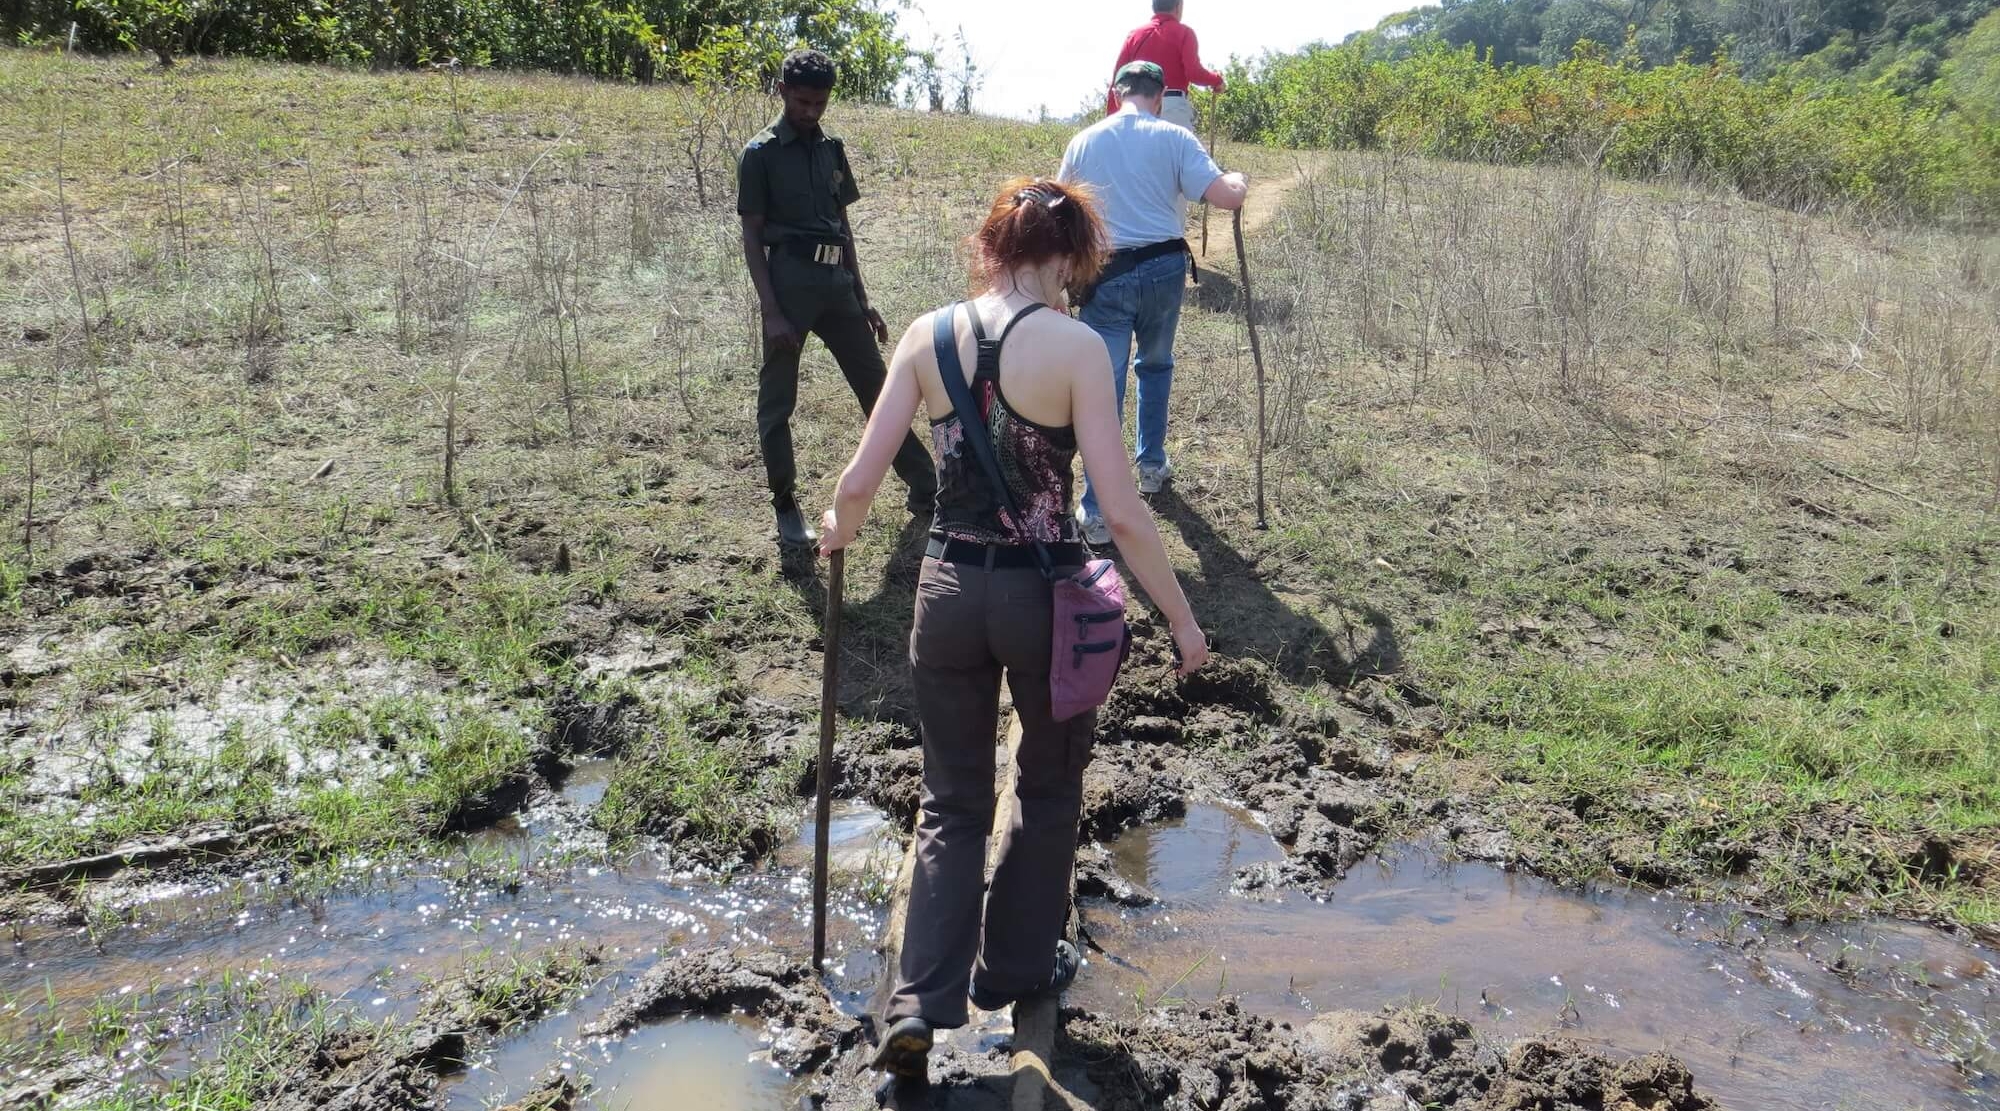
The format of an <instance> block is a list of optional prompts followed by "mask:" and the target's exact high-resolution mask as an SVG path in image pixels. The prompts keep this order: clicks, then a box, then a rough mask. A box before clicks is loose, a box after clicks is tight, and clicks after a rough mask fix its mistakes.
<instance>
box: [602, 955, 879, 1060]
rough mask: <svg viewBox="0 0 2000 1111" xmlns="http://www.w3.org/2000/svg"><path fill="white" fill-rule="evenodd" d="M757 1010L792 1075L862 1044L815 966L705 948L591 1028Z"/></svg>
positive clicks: (667, 964)
mask: <svg viewBox="0 0 2000 1111" xmlns="http://www.w3.org/2000/svg"><path fill="white" fill-rule="evenodd" d="M688 1014H693V1015H726V1014H752V1015H757V1016H759V1017H761V1018H764V1019H768V1020H769V1021H770V1022H771V1024H772V1027H773V1033H774V1034H775V1036H776V1040H775V1042H774V1043H773V1044H772V1047H771V1059H772V1060H773V1061H774V1062H776V1063H777V1064H778V1066H779V1067H780V1068H783V1069H786V1070H787V1071H789V1072H792V1073H793V1074H795V1075H796V1074H803V1073H806V1072H810V1071H812V1070H813V1069H815V1068H817V1067H819V1066H820V1065H822V1064H824V1063H825V1062H827V1061H829V1060H831V1059H833V1058H834V1057H835V1056H837V1055H839V1054H841V1053H843V1052H845V1051H846V1050H848V1049H850V1048H852V1047H854V1046H855V1045H857V1044H859V1042H860V1040H861V1025H860V1023H858V1022H856V1021H855V1020H854V1019H851V1018H849V1017H847V1016H846V1015H844V1014H841V1013H840V1011H839V1009H838V1008H836V1007H835V1006H834V1005H833V1000H832V999H830V998H828V996H827V994H826V989H825V988H824V987H822V986H821V984H820V982H819V978H818V977H817V976H815V975H814V974H813V970H812V968H811V966H810V965H807V964H806V963H805V962H803V961H797V960H791V959H788V958H786V957H783V956H781V955H779V954H777V953H769V952H765V953H754V954H749V955H744V956H738V955H735V954H732V953H730V952H729V951H727V950H724V949H704V950H700V951H697V952H693V953H688V954H686V955H683V956H673V957H667V958H666V959H664V960H662V961H661V962H660V963H659V964H657V965H654V966H653V967H652V969H650V970H649V971H647V973H646V974H645V975H644V976H642V977H640V979H639V982H638V983H636V984H634V985H633V986H632V988H631V989H630V990H629V991H627V992H625V994H623V995H621V996H620V997H619V998H618V999H617V1001H616V1002H614V1003H612V1005H611V1007H610V1009H609V1010H607V1011H606V1012H605V1013H604V1015H603V1016H602V1017H600V1018H599V1019H598V1020H597V1021H596V1022H594V1023H592V1024H591V1025H590V1026H589V1027H587V1028H586V1029H585V1030H584V1033H585V1034H586V1035H589V1036H591V1037H604V1036H609V1035H618V1034H624V1033H626V1032H628V1031H630V1030H631V1029H632V1028H633V1027H635V1026H637V1025H639V1024H641V1023H645V1022H652V1021H657V1020H659V1019H662V1018H668V1017H671V1016H674V1015H688Z"/></svg>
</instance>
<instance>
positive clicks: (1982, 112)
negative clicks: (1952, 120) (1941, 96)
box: [1944, 11, 2000, 124]
mask: <svg viewBox="0 0 2000 1111" xmlns="http://www.w3.org/2000/svg"><path fill="white" fill-rule="evenodd" d="M1944 84H1945V90H1946V92H1947V93H1948V95H1949V96H1950V98H1951V101H1952V103H1953V104H1954V105H1955V106H1956V107H1957V108H1958V110H1959V111H1961V112H1964V113H1966V114H1967V115H1970V116H1973V117H1975V118H1977V119H1978V120H1979V121H1981V122H1983V123H1986V124H2000V11H1995V12H1993V13H1991V14H1989V15H1987V16H1986V18H1984V19H1982V20H1980V21H1979V23H1978V24H1977V25H1975V26H1974V27H1973V28H1972V30H1971V31H1970V32H1969V33H1967V34H1966V35H1965V37H1963V38H1961V39H1960V40H1959V41H1958V45H1957V47H1956V48H1955V49H1954V50H1953V51H1952V56H1951V60H1950V61H1948V62H1946V63H1945V65H1944Z"/></svg>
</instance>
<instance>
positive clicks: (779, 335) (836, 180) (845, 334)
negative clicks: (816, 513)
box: [736, 50, 937, 545]
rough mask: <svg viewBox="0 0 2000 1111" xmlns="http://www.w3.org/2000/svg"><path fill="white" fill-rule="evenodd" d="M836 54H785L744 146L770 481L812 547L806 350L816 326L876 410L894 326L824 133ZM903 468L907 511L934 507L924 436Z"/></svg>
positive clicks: (762, 438)
mask: <svg viewBox="0 0 2000 1111" xmlns="http://www.w3.org/2000/svg"><path fill="white" fill-rule="evenodd" d="M833 83H834V68H833V61H832V60H831V59H829V58H828V57H827V56H826V55H824V54H822V53H820V52H819V51H817V50H801V51H798V52H795V53H793V54H792V55H790V56H789V57H787V58H786V59H785V68H784V71H783V79H782V80H781V81H780V82H779V84H778V93H779V95H781V96H782V97H784V101H785V114H784V115H783V116H780V117H779V118H778V121H777V122H776V123H774V124H772V125H771V126H770V127H767V128H765V129H764V130H763V131H762V132H759V133H758V135H757V137H756V138H754V139H751V140H750V143H749V145H748V146H746V147H744V148H743V157H742V161H741V163H740V164H739V166H738V169H739V173H738V175H737V193H736V212H737V214H738V215H739V216H741V217H742V218H743V259H744V261H745V262H746V263H747V264H748V265H749V267H750V280H751V281H752V282H753V283H754V284H755V285H756V287H757V302H758V305H759V307H760V308H761V309H762V311H763V315H764V366H763V368H762V369H761V370H760V371H759V372H758V380H757V436H758V440H759V446H760V447H761V448H762V449H763V453H764V470H765V473H766V475H767V476H768V477H769V479H770V484H771V500H772V504H773V506H774V507H775V508H776V509H777V514H778V539H779V541H780V542H781V543H783V544H788V545H804V544H810V543H812V541H813V539H814V537H813V533H812V530H811V529H808V528H807V527H806V523H805V518H804V517H803V516H802V515H801V514H800V512H799V506H798V501H797V498H796V496H795V494H796V491H795V490H794V488H793V487H794V484H795V483H796V481H797V478H798V465H797V462H796V461H795V460H794V459H793V456H792V426H791V420H792V410H793V408H794V407H795V406H796V405H797V404H798V398H799V352H800V348H801V346H802V345H803V344H804V342H805V336H806V333H808V332H810V333H812V334H813V335H816V336H818V337H819V338H820V341H821V342H822V343H825V344H826V348H827V350H828V351H830V352H832V353H833V358H834V361H835V362H837V363H839V364H840V371H841V373H842V374H844V375H846V376H847V384H848V386H849V387H851V388H852V389H853V390H854V396H855V397H856V398H857V399H858V400H859V401H860V402H861V410H862V412H863V413H864V414H867V413H872V412H874V409H875V398H876V396H877V395H878V394H880V393H881V391H882V382H883V379H884V378H886V377H887V369H886V368H885V367H884V366H883V365H882V352H881V350H880V346H879V345H881V344H886V343H888V342H889V326H888V325H887V324H885V323H883V320H882V315H881V314H880V313H878V312H876V311H875V310H874V309H872V308H870V307H869V306H868V292H867V290H866V288H864V287H863V285H862V283H861V265H860V263H859V262H858V261H857V260H856V259H855V257H854V230H853V228H852V227H850V226H849V224H848V222H847V206H848V205H851V204H853V203H854V202H855V201H857V200H859V199H861V190H860V189H859V188H858V187H857V186H856V185H855V182H854V172H853V170H851V169H849V168H848V165H847V150H846V148H845V147H844V146H842V145H841V141H840V140H839V139H836V138H834V137H833V136H831V135H828V134H827V133H826V132H824V131H822V130H820V125H819V121H820V117H821V116H823V115H825V114H826V105H827V100H828V99H829V98H830V97H831V96H832V93H833ZM896 474H897V475H898V476H900V477H901V478H902V480H903V481H904V482H905V483H906V484H908V486H909V487H910V502H909V506H910V512H912V513H917V514H928V513H929V512H930V511H931V504H932V502H933V500H934V499H935V496H936V494H937V470H936V467H935V466H934V465H933V464H932V462H931V456H930V452H928V451H926V450H924V446H923V444H921V443H919V442H918V440H917V438H916V436H914V435H912V436H910V437H909V438H908V439H907V440H905V441H904V442H903V447H902V450H901V451H899V452H898V453H897V454H896Z"/></svg>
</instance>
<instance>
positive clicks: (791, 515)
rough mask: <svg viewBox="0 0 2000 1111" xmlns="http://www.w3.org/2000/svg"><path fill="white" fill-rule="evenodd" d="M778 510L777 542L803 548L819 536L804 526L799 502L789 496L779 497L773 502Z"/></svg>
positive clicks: (804, 520) (803, 517)
mask: <svg viewBox="0 0 2000 1111" xmlns="http://www.w3.org/2000/svg"><path fill="white" fill-rule="evenodd" d="M773 504H774V505H775V507H776V509H777V511H778V543H779V544H782V545H784V546H786V547H791V548H804V547H807V546H809V545H811V544H812V543H813V542H814V541H816V540H818V539H819V537H818V535H816V534H815V533H814V532H813V530H812V529H810V528H807V527H806V518H805V514H803V513H800V512H799V503H798V501H797V500H796V499H793V498H790V497H784V498H779V499H777V500H776V502H774V503H773Z"/></svg>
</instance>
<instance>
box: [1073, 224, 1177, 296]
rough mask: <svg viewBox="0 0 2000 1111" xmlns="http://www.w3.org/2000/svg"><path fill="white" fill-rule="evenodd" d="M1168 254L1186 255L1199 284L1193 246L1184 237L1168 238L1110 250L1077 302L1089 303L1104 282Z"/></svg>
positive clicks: (1120, 276)
mask: <svg viewBox="0 0 2000 1111" xmlns="http://www.w3.org/2000/svg"><path fill="white" fill-rule="evenodd" d="M1168 255H1186V256H1187V260H1188V265H1189V266H1191V267H1193V268H1194V284H1196V285H1200V284H1201V267H1200V266H1197V265H1195V261H1194V248H1192V247H1190V246H1188V241H1187V240H1185V239H1168V240H1165V241H1164V242H1160V243H1148V244H1146V245H1145V246H1144V247H1127V248H1125V249H1124V250H1122V251H1113V252H1111V257H1110V258H1108V259H1106V260H1104V269H1103V270H1100V271H1099V272H1098V274H1097V280H1096V281H1095V282H1093V283H1091V286H1090V288H1089V289H1086V290H1084V291H1083V297H1082V299H1081V300H1079V301H1078V302H1077V304H1078V305H1088V304H1090V302H1091V299H1092V298H1094V297H1096V296H1097V291H1098V290H1099V289H1102V288H1103V287H1104V285H1105V283H1107V282H1110V281H1113V280H1115V279H1118V278H1122V277H1124V276H1125V275H1127V274H1130V273H1131V272H1132V271H1134V270H1137V269H1138V268H1139V267H1141V266H1144V265H1145V264H1146V263H1149V262H1151V261H1153V260H1154V259H1156V258H1165V257H1167V256H1168Z"/></svg>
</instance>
